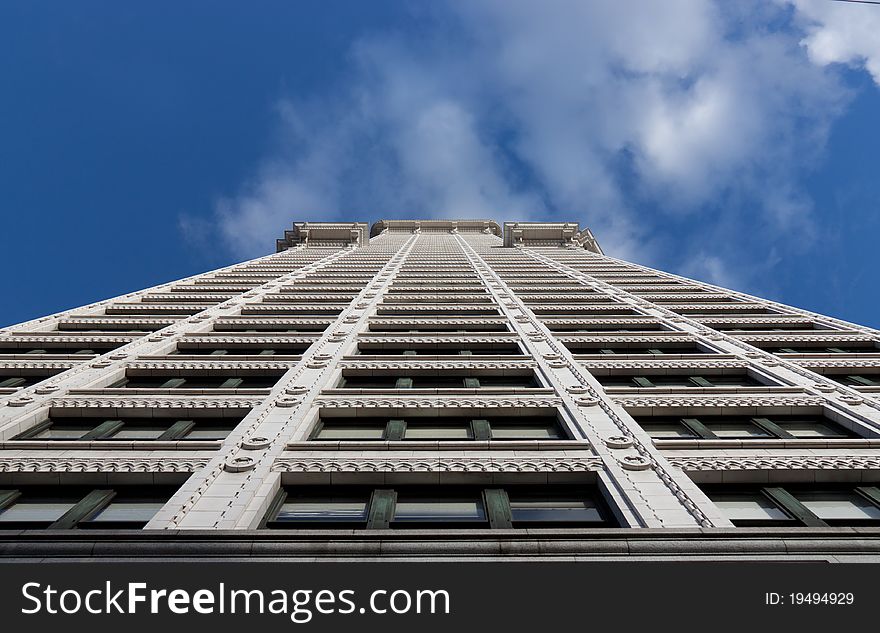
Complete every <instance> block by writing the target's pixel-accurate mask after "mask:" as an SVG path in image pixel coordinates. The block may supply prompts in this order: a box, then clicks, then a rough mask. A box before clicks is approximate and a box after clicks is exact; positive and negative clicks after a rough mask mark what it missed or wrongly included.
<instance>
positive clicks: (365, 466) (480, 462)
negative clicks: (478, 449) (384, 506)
mask: <svg viewBox="0 0 880 633" xmlns="http://www.w3.org/2000/svg"><path fill="white" fill-rule="evenodd" d="M272 470H273V471H275V472H286V473H291V472H306V473H329V472H360V473H362V472H369V473H382V472H390V473H408V472H422V473H424V472H437V473H442V472H462V473H469V472H479V473H490V472H495V473H546V472H549V473H558V472H567V473H575V472H591V471H599V470H602V460H601V459H600V458H599V457H579V458H565V457H556V458H552V457H551V458H541V457H537V456H536V457H527V458H488V457H487V458H473V457H472V458H468V457H458V458H445V457H435V458H429V457H421V458H380V459H367V458H364V459H337V458H329V459H328V458H322V459H313V458H311V459H310V458H296V457H281V458H278V459H276V460H275V462H274V463H273V464H272Z"/></svg>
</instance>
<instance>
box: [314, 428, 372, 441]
mask: <svg viewBox="0 0 880 633" xmlns="http://www.w3.org/2000/svg"><path fill="white" fill-rule="evenodd" d="M384 434H385V425H382V426H361V425H357V426H354V425H352V426H324V427H321V430H319V431H318V434H317V435H316V436H315V438H316V439H319V440H381V439H382V436H383V435H384Z"/></svg>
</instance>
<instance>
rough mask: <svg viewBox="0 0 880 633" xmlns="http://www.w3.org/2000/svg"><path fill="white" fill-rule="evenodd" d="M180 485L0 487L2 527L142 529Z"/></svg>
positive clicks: (0, 520) (21, 528)
mask: <svg viewBox="0 0 880 633" xmlns="http://www.w3.org/2000/svg"><path fill="white" fill-rule="evenodd" d="M175 490H176V487H170V486H149V485H138V486H125V485H120V486H113V487H108V488H85V487H82V486H65V485H61V486H21V487H16V488H10V489H3V490H0V529H7V530H23V529H41V528H48V529H53V530H58V529H87V528H104V529H140V528H143V527H144V525H146V524H147V522H149V520H150V519H151V518H152V517H153V516H154V515H155V514H156V513H157V512H158V511H159V509H160V508H161V507H162V506H163V505H164V504H165V503H166V502H167V501H168V499H169V498H171V495H172V494H174V491H175Z"/></svg>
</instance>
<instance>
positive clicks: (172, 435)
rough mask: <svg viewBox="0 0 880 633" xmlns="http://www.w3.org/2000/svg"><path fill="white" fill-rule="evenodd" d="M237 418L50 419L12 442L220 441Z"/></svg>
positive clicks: (229, 430)
mask: <svg viewBox="0 0 880 633" xmlns="http://www.w3.org/2000/svg"><path fill="white" fill-rule="evenodd" d="M239 421H240V418H191V419H177V418H125V419H107V418H61V417H55V418H49V419H47V420H44V421H43V422H41V423H39V424H37V425H36V426H34V427H32V428H30V429H28V430H27V431H25V432H23V433H20V434H19V435H17V436H16V437H14V438H13V439H14V440H50V441H51V440H84V441H100V440H163V441H171V440H190V441H192V440H222V439H224V438H225V437H226V436H227V435H229V433H230V432H231V431H232V429H233V428H235V426H236V425H237V424H238V423H239Z"/></svg>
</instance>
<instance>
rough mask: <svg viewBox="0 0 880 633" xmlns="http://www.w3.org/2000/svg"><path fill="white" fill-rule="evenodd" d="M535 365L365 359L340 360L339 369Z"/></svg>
mask: <svg viewBox="0 0 880 633" xmlns="http://www.w3.org/2000/svg"><path fill="white" fill-rule="evenodd" d="M536 366H537V365H536V364H535V362H534V361H532V360H485V361H481V360H411V361H407V360H400V361H397V360H394V361H391V360H389V361H384V360H380V361H366V360H341V361H339V367H340V369H359V370H363V371H370V370H391V369H402V370H426V371H428V370H452V369H463V370H465V369H498V370H520V369H534V368H535V367H536Z"/></svg>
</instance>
